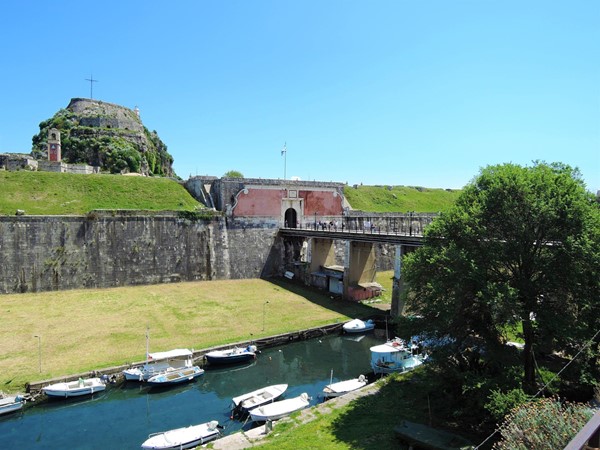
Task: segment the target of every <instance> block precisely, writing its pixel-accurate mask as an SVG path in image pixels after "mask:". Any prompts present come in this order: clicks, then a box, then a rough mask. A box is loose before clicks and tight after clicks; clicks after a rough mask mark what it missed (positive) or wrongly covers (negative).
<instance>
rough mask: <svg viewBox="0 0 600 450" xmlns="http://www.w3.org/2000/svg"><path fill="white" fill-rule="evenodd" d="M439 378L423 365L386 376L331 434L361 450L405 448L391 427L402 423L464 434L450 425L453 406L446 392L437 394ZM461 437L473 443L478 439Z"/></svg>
mask: <svg viewBox="0 0 600 450" xmlns="http://www.w3.org/2000/svg"><path fill="white" fill-rule="evenodd" d="M439 377H440V374H438V373H436V372H435V371H434V370H432V369H431V368H430V367H425V366H424V367H422V368H420V369H416V370H414V371H412V372H409V373H406V374H401V375H391V376H389V380H388V382H387V383H385V385H384V386H382V387H381V389H380V390H379V391H378V392H377V393H376V394H374V395H367V396H364V397H361V398H359V399H357V400H355V401H354V402H353V403H352V408H351V409H349V410H348V411H347V412H346V413H345V414H343V415H341V416H340V417H339V418H337V419H336V420H335V421H334V422H333V424H332V427H331V432H332V434H333V435H334V436H335V437H336V439H337V440H339V441H341V442H344V443H345V444H346V445H348V446H349V447H350V448H352V449H362V450H376V449H380V448H408V446H407V445H404V444H403V443H402V442H401V441H400V440H399V439H398V438H397V437H396V434H395V433H394V427H396V426H397V425H399V424H400V423H401V422H402V421H403V420H409V421H412V422H417V423H421V424H424V425H427V426H432V427H434V428H437V429H443V430H446V431H450V432H451V433H455V434H458V435H463V434H464V430H460V429H459V430H457V429H456V424H453V423H452V413H453V409H454V408H453V403H452V402H450V401H449V397H448V395H447V394H446V393H444V392H439V391H438V385H439V382H438V381H437V379H439ZM453 425H454V426H453ZM367 430H368V431H367ZM464 437H466V438H470V441H471V442H473V443H475V444H476V443H477V442H478V440H479V439H480V438H479V437H477V436H464Z"/></svg>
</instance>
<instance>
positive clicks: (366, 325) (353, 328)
mask: <svg viewBox="0 0 600 450" xmlns="http://www.w3.org/2000/svg"><path fill="white" fill-rule="evenodd" d="M342 328H343V330H344V331H345V332H346V333H365V332H367V331H371V330H373V329H375V322H373V321H372V320H371V319H369V320H367V321H366V322H365V321H362V320H360V319H354V320H351V321H350V322H346V323H345V324H344V325H342Z"/></svg>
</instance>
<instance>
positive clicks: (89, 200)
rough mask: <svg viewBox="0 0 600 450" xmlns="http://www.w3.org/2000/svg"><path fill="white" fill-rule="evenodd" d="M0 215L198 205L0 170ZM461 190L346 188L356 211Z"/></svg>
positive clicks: (138, 185) (157, 182)
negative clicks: (18, 210) (19, 212)
mask: <svg viewBox="0 0 600 450" xmlns="http://www.w3.org/2000/svg"><path fill="white" fill-rule="evenodd" d="M0 193H1V194H0V214H8V215H12V214H14V213H15V211H16V210H17V209H22V210H24V211H25V212H26V213H27V214H35V215H55V214H85V213H87V212H89V211H91V210H93V209H138V210H151V211H160V210H175V211H176V210H193V209H194V208H195V207H197V206H198V205H199V203H198V202H196V201H195V200H194V199H193V198H192V197H191V196H190V195H189V193H188V192H187V191H186V190H185V189H184V188H183V186H181V185H180V184H179V183H176V182H174V181H173V180H169V179H166V178H152V177H151V178H145V177H125V176H121V175H106V174H102V175H75V174H65V173H52V172H29V171H25V170H22V171H18V172H4V171H0ZM459 193H460V191H448V190H444V189H426V188H414V187H405V186H393V187H391V189H388V188H387V187H386V186H358V187H357V188H353V187H346V188H345V189H344V195H345V196H346V199H347V200H348V202H349V203H350V204H351V205H352V207H353V208H354V209H358V210H362V211H372V212H407V211H416V212H439V211H445V210H447V209H448V208H449V207H450V206H451V205H452V204H453V203H454V201H455V200H456V198H457V197H458V195H459Z"/></svg>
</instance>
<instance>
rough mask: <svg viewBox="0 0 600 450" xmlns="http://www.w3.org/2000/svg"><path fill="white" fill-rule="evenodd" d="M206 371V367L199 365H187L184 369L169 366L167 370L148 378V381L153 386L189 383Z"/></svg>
mask: <svg viewBox="0 0 600 450" xmlns="http://www.w3.org/2000/svg"><path fill="white" fill-rule="evenodd" d="M203 373H204V369H201V368H200V367H198V366H192V367H186V368H184V369H173V368H169V369H167V370H166V371H165V372H162V373H159V374H158V375H154V376H153V377H150V378H148V381H147V383H148V384H149V385H151V386H171V385H173V384H181V383H187V382H188V381H192V380H194V379H195V378H197V377H199V376H200V375H202V374H203Z"/></svg>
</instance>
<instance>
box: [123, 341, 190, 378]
mask: <svg viewBox="0 0 600 450" xmlns="http://www.w3.org/2000/svg"><path fill="white" fill-rule="evenodd" d="M193 356H194V355H193V353H192V351H191V350H188V349H187V348H177V349H174V350H169V351H166V352H155V353H147V355H146V363H145V364H144V365H143V366H137V367H131V368H129V369H125V370H124V371H123V376H124V377H125V380H127V381H148V379H150V378H152V377H153V376H155V375H159V374H161V373H163V372H166V371H167V370H168V369H173V370H178V369H185V368H187V367H192V365H193V364H192V359H193Z"/></svg>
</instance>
